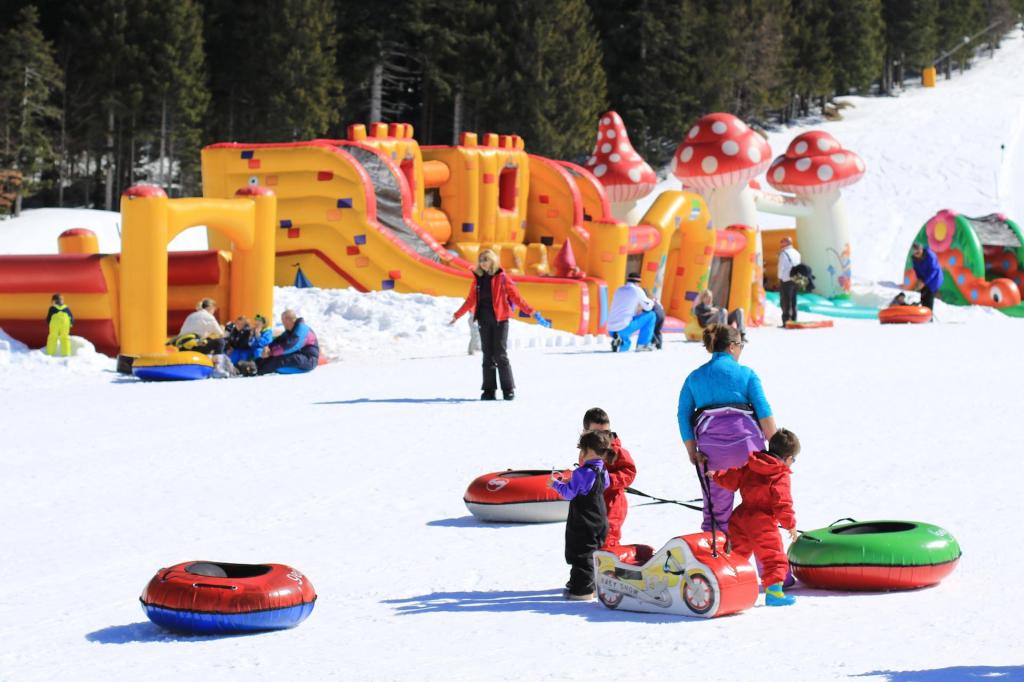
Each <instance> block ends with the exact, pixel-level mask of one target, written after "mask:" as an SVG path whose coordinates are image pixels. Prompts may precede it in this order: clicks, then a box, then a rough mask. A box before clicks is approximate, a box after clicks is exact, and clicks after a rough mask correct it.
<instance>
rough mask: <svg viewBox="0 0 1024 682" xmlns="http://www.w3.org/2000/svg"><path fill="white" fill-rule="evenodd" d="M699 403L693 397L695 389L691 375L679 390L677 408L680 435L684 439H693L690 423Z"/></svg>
mask: <svg viewBox="0 0 1024 682" xmlns="http://www.w3.org/2000/svg"><path fill="white" fill-rule="evenodd" d="M695 409H697V405H696V403H695V402H694V399H693V390H692V389H691V388H690V377H687V378H686V381H684V382H683V388H682V389H681V390H680V391H679V408H678V409H677V410H676V418H677V419H678V420H679V435H680V436H682V438H683V440H684V441H686V440H693V426H691V425H690V417H692V416H693V411H694V410H695Z"/></svg>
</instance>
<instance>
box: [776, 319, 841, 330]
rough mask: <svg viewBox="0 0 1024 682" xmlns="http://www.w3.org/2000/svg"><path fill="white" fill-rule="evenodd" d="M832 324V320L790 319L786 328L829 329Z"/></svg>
mask: <svg viewBox="0 0 1024 682" xmlns="http://www.w3.org/2000/svg"><path fill="white" fill-rule="evenodd" d="M831 326H832V320H810V321H807V322H797V321H796V320H790V321H788V322H786V329H827V328H828V327H831Z"/></svg>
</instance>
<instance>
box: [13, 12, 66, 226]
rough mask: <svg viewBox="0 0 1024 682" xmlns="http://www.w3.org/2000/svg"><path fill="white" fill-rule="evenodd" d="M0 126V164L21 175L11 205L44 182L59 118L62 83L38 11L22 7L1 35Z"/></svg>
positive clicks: (52, 50) (52, 158)
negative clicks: (58, 97)
mask: <svg viewBox="0 0 1024 682" xmlns="http://www.w3.org/2000/svg"><path fill="white" fill-rule="evenodd" d="M0 64H3V74H4V75H3V78H2V80H0V126H2V134H3V154H2V158H0V166H7V167H9V168H12V169H14V170H16V171H18V172H20V173H21V175H22V183H21V186H20V189H19V191H18V196H17V199H16V203H15V213H17V212H19V211H20V209H21V198H22V197H23V196H26V195H31V194H33V193H34V192H36V191H38V190H39V189H41V188H42V187H43V186H44V185H45V180H44V177H43V174H44V172H45V171H46V170H49V169H50V168H51V167H52V165H53V163H54V161H55V154H54V149H53V136H54V131H55V129H56V125H57V122H58V121H59V119H60V114H61V112H60V108H59V107H58V106H56V105H55V104H54V102H55V96H56V95H57V93H59V92H60V90H61V89H62V88H63V87H64V84H63V79H62V76H61V70H60V67H59V66H58V65H57V62H56V61H55V59H54V47H53V45H52V44H51V43H50V41H48V40H46V38H45V37H44V36H43V32H42V31H41V30H40V28H39V11H38V10H37V9H36V8H35V6H33V5H29V6H27V7H25V8H23V9H22V10H21V11H20V12H19V13H18V17H17V20H16V24H15V25H14V26H13V27H12V28H11V29H10V30H9V31H7V33H5V34H4V35H3V36H2V37H0Z"/></svg>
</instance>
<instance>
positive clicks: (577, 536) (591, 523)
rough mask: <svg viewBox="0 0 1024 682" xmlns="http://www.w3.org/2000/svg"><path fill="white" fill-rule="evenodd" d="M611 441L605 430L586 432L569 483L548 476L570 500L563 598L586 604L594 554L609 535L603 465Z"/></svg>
mask: <svg viewBox="0 0 1024 682" xmlns="http://www.w3.org/2000/svg"><path fill="white" fill-rule="evenodd" d="M611 445H612V439H611V436H610V435H609V434H608V432H607V431H587V432H586V433H584V434H583V435H582V436H580V440H579V443H578V447H579V449H580V459H579V464H580V466H579V468H578V469H576V471H574V472H572V477H571V478H570V479H569V481H568V482H564V481H561V480H558V479H557V478H555V474H551V480H550V481H548V485H549V486H551V488H553V489H554V490H555V492H557V493H558V494H559V495H560V496H561V497H562V498H563V499H566V500H569V516H568V518H566V521H565V562H566V563H567V564H569V565H570V566H571V568H570V569H569V582H568V583H567V584H566V586H565V587H566V589H565V592H564V593H563V594H564V595H565V598H566V599H570V600H572V601H586V600H589V599H593V598H594V552H595V551H596V550H598V549H600V548H601V545H603V544H604V539H605V536H606V535H607V533H608V513H607V511H606V509H605V506H604V495H603V493H604V490H605V488H607V487H608V472H607V471H605V468H604V465H605V462H606V461H608V460H610V459H612V458H614V456H615V455H614V452H613V451H612V449H611Z"/></svg>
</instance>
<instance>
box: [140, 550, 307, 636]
mask: <svg viewBox="0 0 1024 682" xmlns="http://www.w3.org/2000/svg"><path fill="white" fill-rule="evenodd" d="M139 601H140V602H142V610H143V611H145V612H146V615H147V616H148V617H149V619H150V620H151V621H153V622H154V623H156V624H157V625H159V626H161V627H165V628H167V629H169V630H175V631H179V632H191V633H198V634H215V633H227V632H250V631H259V630H280V629H283V628H290V627H295V626H296V625H298V624H299V623H301V622H302V621H303V620H305V619H306V617H307V616H309V614H310V613H311V612H312V611H313V605H314V604H315V603H316V591H315V590H314V589H313V585H312V584H311V583H310V582H309V579H308V578H306V576H304V575H302V574H301V573H299V572H298V571H297V570H295V569H294V568H291V567H290V566H285V565H283V564H229V563H222V562H213V561H186V562H184V563H180V564H177V565H175V566H171V567H170V568H161V569H160V570H159V571H157V574H156V575H155V576H153V579H152V580H150V581H149V584H148V585H146V589H145V590H143V592H142V596H141V597H140V598H139Z"/></svg>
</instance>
